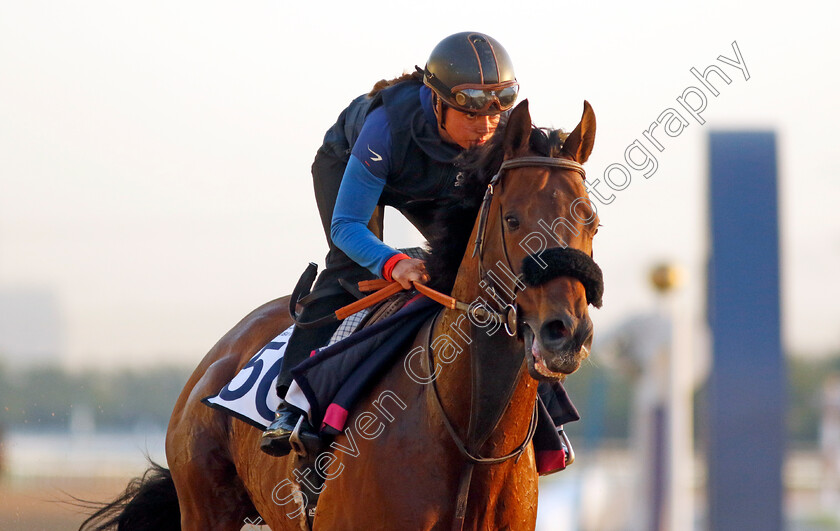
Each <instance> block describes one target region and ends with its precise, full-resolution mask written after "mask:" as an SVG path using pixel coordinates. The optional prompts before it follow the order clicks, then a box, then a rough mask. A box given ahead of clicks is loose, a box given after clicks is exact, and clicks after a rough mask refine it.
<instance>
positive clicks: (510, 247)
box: [477, 101, 603, 380]
mask: <svg viewBox="0 0 840 531" xmlns="http://www.w3.org/2000/svg"><path fill="white" fill-rule="evenodd" d="M531 134H532V126H531V116H530V113H529V112H528V102H527V101H523V102H522V103H521V104H519V105H518V106H517V107H516V109H514V110H513V112H512V113H511V115H510V118H509V120H508V123H507V126H506V128H505V131H504V139H503V146H504V147H503V149H504V163H503V165H502V168H501V169H500V170H499V173H498V174H497V177H496V178H495V179H494V181H495V182H493V183H492V184H491V185H490V188H489V190H488V194H487V196H486V197H485V204H484V205H483V207H482V213H481V217H483V218H484V222H483V223H482V222H479V236H478V237H479V238H480V240H479V241H480V244H479V245H478V250H477V251H478V253H479V254H480V256H481V257H480V264H481V265H480V269H481V277H482V278H481V282H482V283H485V284H491V286H490V289H491V291H492V292H493V293H494V294H495V295H496V297H494V298H496V300H502V301H505V300H511V297H510V295H511V294H512V293H515V299H514V303H513V304H512V305H510V306H509V307H508V311H507V320H508V331H509V333H516V334H517V335H518V336H519V337H520V338H522V340H523V341H524V343H525V351H526V358H527V362H528V369H529V372H530V374H531V376H532V377H533V378H535V379H539V380H556V379H561V378H564V377H565V375H567V374H570V373H572V372H574V371H575V370H577V368H578V367H580V364H581V362H582V361H583V360H584V359H586V357H587V356H588V354H589V348H590V345H591V343H592V334H593V327H592V321H591V320H590V318H589V312H588V306H589V304H592V305H594V306H596V307H600V305H601V294H602V292H603V281H602V279H601V271H600V269H599V268H598V266H597V265H596V264H595V262H594V261H593V260H592V239H593V237H594V236H595V233H596V232H597V231H598V216H597V214H596V212H595V210H594V208H593V206H592V205H591V204H590V202H589V199H588V195H587V192H586V189H585V187H584V184H583V182H584V173H583V168H582V166H581V164H583V163H584V162H586V160H587V159H588V158H589V154H590V153H591V152H592V146H593V143H594V140H595V114H594V113H593V111H592V107H590V105H589V103H587V102H584V110H583V117H582V119H581V121H580V123H579V124H578V125H577V127H576V128H575V129H574V130H573V131H572V132H571V133H570V134H569V135H568V137H567V138H566V139H565V141H563V140H562V136H561V135H557V134H553V135H550V136H549V144H553V145H549V146H547V150H548V153H538V152H534V151H533V148H532V146H533V143H532V142H529V138H530V136H531ZM545 155H549V156H545ZM505 268H507V269H510V271H509V272H510V273H512V274H510V275H507V274H505V273H506V272H505V271H503V270H504V269H505ZM499 270H502V271H499ZM514 279H515V280H514ZM514 284H515V285H516V287H515V288H514V287H513V285H514ZM483 287H484V286H483ZM505 293H506V294H507V295H508V296H505Z"/></svg>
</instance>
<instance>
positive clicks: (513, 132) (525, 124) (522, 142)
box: [504, 100, 531, 160]
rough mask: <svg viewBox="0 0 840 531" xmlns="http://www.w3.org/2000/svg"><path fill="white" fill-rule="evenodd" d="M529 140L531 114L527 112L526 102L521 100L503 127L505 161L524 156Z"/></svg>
mask: <svg viewBox="0 0 840 531" xmlns="http://www.w3.org/2000/svg"><path fill="white" fill-rule="evenodd" d="M530 138H531V113H530V112H529V111H528V100H523V101H522V103H520V104H519V105H517V106H516V108H514V109H513V110H512V111H511V112H510V116H509V117H508V121H507V125H506V126H505V141H504V147H505V159H506V160H507V159H511V158H514V157H521V156H523V155H526V154H527V153H528V143H529V139H530Z"/></svg>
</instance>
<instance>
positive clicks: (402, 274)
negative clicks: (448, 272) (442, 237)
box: [391, 258, 429, 289]
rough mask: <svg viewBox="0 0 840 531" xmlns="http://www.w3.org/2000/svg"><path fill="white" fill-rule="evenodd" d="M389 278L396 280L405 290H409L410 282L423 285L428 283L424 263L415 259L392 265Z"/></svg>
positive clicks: (407, 259)
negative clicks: (392, 268)
mask: <svg viewBox="0 0 840 531" xmlns="http://www.w3.org/2000/svg"><path fill="white" fill-rule="evenodd" d="M391 278H392V279H393V280H396V281H397V282H399V283H400V285H402V287H403V288H405V289H410V288H411V283H412V282H419V283H420V284H425V283H426V282H428V281H429V274H428V273H427V272H426V263H425V262H424V261H423V260H418V259H417V258H406V259H404V260H400V261H399V262H397V263H396V265H394V270H393V271H391Z"/></svg>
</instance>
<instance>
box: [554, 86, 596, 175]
mask: <svg viewBox="0 0 840 531" xmlns="http://www.w3.org/2000/svg"><path fill="white" fill-rule="evenodd" d="M594 145H595V112H594V111H593V110H592V106H591V105H589V102H588V101H586V100H583V116H582V117H581V119H580V123H579V124H578V125H577V127H575V130H574V131H572V132H571V133H570V134H569V137H568V138H566V141H565V142H564V143H563V151H562V153H563V154H564V155H566V156H568V157H571V159H572V160H574V161H576V162H579V163H580V164H583V163H584V162H586V161H587V159H589V155H590V154H591V153H592V147H593V146H594Z"/></svg>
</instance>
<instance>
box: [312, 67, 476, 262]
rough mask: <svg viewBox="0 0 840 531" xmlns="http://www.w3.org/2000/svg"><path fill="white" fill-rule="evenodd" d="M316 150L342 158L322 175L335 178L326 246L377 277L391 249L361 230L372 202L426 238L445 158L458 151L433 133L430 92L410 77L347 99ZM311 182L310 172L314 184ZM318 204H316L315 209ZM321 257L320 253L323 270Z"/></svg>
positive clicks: (450, 182) (448, 175)
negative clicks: (336, 185)
mask: <svg viewBox="0 0 840 531" xmlns="http://www.w3.org/2000/svg"><path fill="white" fill-rule="evenodd" d="M321 151H322V152H327V153H330V154H331V155H333V156H335V157H337V158H339V159H341V160H344V161H346V167H345V168H344V171H343V174H342V175H340V176H339V175H330V176H326V178H329V179H340V180H341V181H340V182H341V184H340V189H339V191H338V196H337V198H336V200H335V203H334V205H332V206H333V213H332V217H331V220H332V222H331V225H330V234H329V236H330V238H329V239H330V247H331V248H333V247H334V246H335V247H338V248H339V249H341V250H342V251H344V253H346V255H347V256H349V257H350V258H351V259H352V260H353V261H354V262H356V263H357V264H359V265H361V266H363V267H364V268H366V269H367V270H368V271H370V272H371V273H373V274H374V275H377V276H380V275H381V273H382V268H383V266H384V264H385V263H386V262H387V261H388V260H389V259H390V258H391V257H393V256H394V255H395V254H397V251H396V250H394V249H392V248H391V247H389V246H387V245H385V244H384V243H383V242H382V241H381V240H379V239H378V238H377V237H376V236H375V235H374V234H373V232H371V231H370V230H369V229H368V227H367V226H368V221H370V219H371V215H372V214H373V213H374V211H375V210H376V208H377V207H378V206H392V207H394V208H396V209H397V210H399V211H400V212H401V213H402V214H403V215H404V216H405V217H406V218H407V219H408V220H409V221H410V222H411V223H412V224H413V225H414V226H415V227H416V228H417V229H418V230H419V231H420V233H421V234H422V235H423V236H425V237H427V238H428V232H429V230H430V228H431V224H432V221H433V219H434V213H435V210H436V208H437V207H438V206H439V205H440V201H439V200H440V199H442V198H443V197H446V196H447V195H449V194H451V192H452V190H453V187H454V183H455V176H456V174H457V170H456V169H455V166H454V164H453V162H454V159H455V157H456V156H457V155H458V154H459V153H460V152H461V148H460V147H459V146H457V145H454V144H449V143H446V142H444V141H443V140H442V139H441V138H440V135H439V134H438V127H437V120H436V119H435V115H434V112H433V109H432V93H431V90H429V89H428V87H426V86H425V85H423V84H422V83H421V82H420V81H418V80H415V79H411V80H408V81H404V82H401V83H398V84H396V85H393V86H391V87H388V88H386V89H384V90H382V91H380V92H379V93H377V94H376V95H375V96H374V97H372V98H371V97H367V96H360V97H358V98H356V99H355V100H353V102H352V103H351V104H350V105H349V106H348V107H347V108H346V109H345V110H344V112H342V114H341V116H339V120H338V121H337V122H336V124H335V125H334V126H333V127H332V128H330V130H329V131H328V132H327V134H326V135H325V137H324V144H323V146H322V147H321ZM339 167H340V166H339ZM324 178H325V176H320V179H321V180H323V179H324ZM317 182H318V176H316V188H317ZM316 192H317V190H316ZM325 206H329V205H324V204H322V202H321V201H319V208H320V209H321V210H323V209H324V208H325ZM322 213H323V212H322ZM331 254H332V253H331ZM329 262H330V261H329V255H328V263H327V267H328V268H329V267H330V266H331V264H330V263H329Z"/></svg>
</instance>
